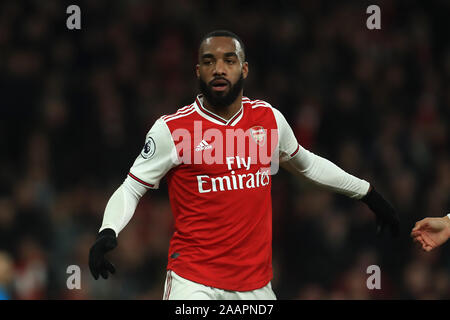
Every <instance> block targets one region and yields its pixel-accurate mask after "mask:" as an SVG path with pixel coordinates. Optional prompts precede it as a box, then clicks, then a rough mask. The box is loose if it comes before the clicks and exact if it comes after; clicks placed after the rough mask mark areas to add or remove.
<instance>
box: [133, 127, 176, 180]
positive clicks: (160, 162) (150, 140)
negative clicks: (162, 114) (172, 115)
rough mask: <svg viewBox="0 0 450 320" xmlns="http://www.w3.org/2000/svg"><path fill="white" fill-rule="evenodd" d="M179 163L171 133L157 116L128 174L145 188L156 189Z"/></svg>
mask: <svg viewBox="0 0 450 320" xmlns="http://www.w3.org/2000/svg"><path fill="white" fill-rule="evenodd" d="M178 164H180V161H179V159H178V155H177V151H176V147H175V143H174V142H173V139H172V134H171V133H170V130H169V128H168V127H167V125H166V123H165V122H164V121H163V120H162V119H161V118H159V119H158V120H156V121H155V123H154V125H153V127H152V128H151V129H150V131H149V132H148V133H147V135H146V138H145V144H144V147H143V149H142V151H141V153H140V154H139V155H138V157H137V158H136V160H135V161H134V163H133V166H132V167H131V169H130V173H129V176H130V177H131V178H133V179H134V180H136V181H137V182H139V183H140V184H141V185H143V186H144V187H146V188H150V189H158V188H159V182H160V180H161V179H162V178H163V177H164V176H165V175H166V173H167V172H168V171H169V170H170V169H171V168H173V167H175V166H176V165H178Z"/></svg>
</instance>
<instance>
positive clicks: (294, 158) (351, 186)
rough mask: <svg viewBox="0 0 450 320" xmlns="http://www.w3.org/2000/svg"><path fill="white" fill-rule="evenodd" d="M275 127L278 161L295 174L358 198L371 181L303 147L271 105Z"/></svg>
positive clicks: (367, 188) (367, 189) (282, 117)
mask: <svg viewBox="0 0 450 320" xmlns="http://www.w3.org/2000/svg"><path fill="white" fill-rule="evenodd" d="M272 110H273V112H274V115H275V119H276V121H277V127H278V137H279V145H278V148H279V151H280V163H282V166H283V167H284V168H286V169H287V170H289V171H291V172H292V173H294V174H297V175H301V176H303V177H305V178H307V179H308V180H310V181H312V182H314V183H315V184H317V185H320V186H322V187H325V188H326V189H328V190H331V191H334V192H338V193H341V194H344V195H347V196H349V197H351V198H355V199H360V198H362V197H363V196H365V195H366V194H367V192H368V191H369V187H370V184H369V183H368V182H367V181H365V180H361V179H359V178H357V177H355V176H352V175H351V174H348V173H347V172H345V171H344V170H342V169H341V168H339V167H338V166H336V165H335V164H334V163H332V162H331V161H329V160H327V159H324V158H322V157H320V156H317V155H315V154H314V153H312V152H310V151H308V150H306V149H305V148H303V147H302V146H301V145H300V144H299V143H298V141H297V138H296V137H295V135H294V132H293V131H292V128H291V127H290V126H289V124H288V122H287V121H286V118H285V117H284V116H283V114H282V113H281V112H280V111H279V110H277V109H275V108H273V107H272Z"/></svg>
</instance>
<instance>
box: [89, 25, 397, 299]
mask: <svg viewBox="0 0 450 320" xmlns="http://www.w3.org/2000/svg"><path fill="white" fill-rule="evenodd" d="M248 72H249V66H248V62H246V59H245V50H244V45H243V43H242V41H241V40H240V39H239V38H238V37H237V36H236V35H235V34H233V33H231V32H228V31H223V30H219V31H214V32H212V33H209V34H208V35H206V36H205V37H204V38H203V40H202V41H201V44H200V48H199V55H198V64H197V67H196V75H197V78H198V81H199V87H200V91H201V94H199V95H198V96H197V97H196V99H195V101H194V102H193V103H192V104H191V105H189V106H186V107H184V108H181V109H179V110H178V111H177V112H176V113H173V114H170V115H165V116H162V117H160V118H159V119H158V120H156V122H155V123H154V125H153V127H152V128H151V129H150V131H149V132H148V134H147V136H146V139H145V145H144V148H143V150H142V151H141V153H140V155H139V156H138V157H137V159H136V160H135V162H134V164H133V166H132V167H131V169H130V171H129V173H128V176H127V178H126V179H125V181H124V182H123V184H122V185H121V186H120V187H119V188H118V189H117V191H115V192H114V194H113V195H112V196H111V198H110V200H109V202H108V204H107V206H106V209H105V213H104V218H103V223H102V226H101V228H100V230H99V231H100V232H99V234H98V237H97V241H96V242H95V244H94V245H93V247H92V248H91V251H90V255H89V266H90V269H91V272H92V274H93V276H94V278H95V279H97V278H98V277H99V275H101V276H102V277H103V278H107V277H108V272H110V273H114V272H115V269H114V267H113V266H112V264H111V263H110V262H109V261H108V260H106V259H105V257H104V254H105V253H106V252H107V251H109V250H111V249H113V248H114V247H116V245H117V240H116V237H117V236H118V234H119V232H120V231H121V230H122V229H123V228H124V227H125V225H126V224H127V223H128V221H129V220H130V219H131V217H132V215H133V213H134V210H135V208H136V206H137V204H138V201H139V199H140V198H141V197H142V196H143V195H144V193H145V192H146V191H147V190H148V189H156V188H158V186H159V183H160V180H161V179H162V178H163V177H164V176H165V177H166V178H167V183H168V190H169V198H170V203H171V207H172V211H173V215H174V220H175V232H174V234H173V236H172V239H171V241H170V248H169V252H168V265H167V277H166V283H165V289H164V297H163V299H247V300H249V299H265V300H268V299H276V296H275V294H274V292H273V291H272V286H271V279H272V202H271V180H272V177H271V176H272V175H273V174H274V173H276V170H277V166H276V164H277V163H278V162H279V163H280V164H281V165H282V166H283V167H285V168H286V169H288V170H289V171H291V172H293V173H294V174H298V175H300V176H302V177H306V178H307V179H309V180H311V181H313V182H314V183H316V184H318V185H320V186H322V187H323V188H326V189H328V190H331V191H334V192H339V193H341V194H344V195H347V196H349V197H351V198H354V199H360V200H362V201H364V202H365V203H366V204H367V205H368V206H369V207H370V208H371V210H372V211H373V212H374V213H375V214H376V217H377V226H378V231H381V230H382V229H383V228H384V227H389V228H390V229H391V231H392V232H393V233H394V234H396V233H398V230H399V219H398V216H397V214H396V213H395V211H394V209H393V208H392V207H391V206H390V205H389V204H388V203H387V202H386V201H385V200H384V199H383V198H382V197H381V195H380V194H379V193H377V192H376V191H375V189H374V188H373V187H372V186H371V185H370V184H369V183H368V182H367V181H364V180H361V179H358V178H356V177H354V176H352V175H350V174H348V173H346V172H344V171H343V170H342V169H340V168H338V167H337V166H336V165H334V164H333V163H331V162H330V161H328V160H326V159H324V158H321V157H319V156H317V155H315V154H313V153H311V152H309V151H308V150H305V149H304V148H303V147H302V146H301V145H300V144H299V143H298V142H297V139H296V138H295V136H294V134H293V131H292V129H291V128H290V126H289V124H288V122H287V121H286V119H285V118H284V116H283V115H282V114H281V113H280V111H278V110H277V109H276V108H274V107H272V106H271V105H270V104H269V103H267V102H265V101H261V100H251V99H249V98H247V97H244V96H243V86H244V81H245V79H246V78H247V75H248Z"/></svg>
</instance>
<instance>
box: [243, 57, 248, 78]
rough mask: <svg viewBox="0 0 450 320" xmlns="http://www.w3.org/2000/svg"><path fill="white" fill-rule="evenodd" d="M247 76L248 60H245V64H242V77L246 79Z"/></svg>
mask: <svg viewBox="0 0 450 320" xmlns="http://www.w3.org/2000/svg"><path fill="white" fill-rule="evenodd" d="M247 76H248V62H247V61H245V62H244V64H243V65H242V77H243V78H244V79H246V78H247Z"/></svg>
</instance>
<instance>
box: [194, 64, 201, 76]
mask: <svg viewBox="0 0 450 320" xmlns="http://www.w3.org/2000/svg"><path fill="white" fill-rule="evenodd" d="M195 74H196V75H197V79H199V78H200V65H199V64H197V65H196V66H195Z"/></svg>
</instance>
